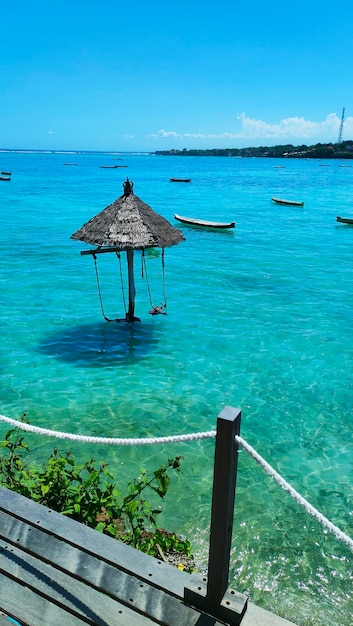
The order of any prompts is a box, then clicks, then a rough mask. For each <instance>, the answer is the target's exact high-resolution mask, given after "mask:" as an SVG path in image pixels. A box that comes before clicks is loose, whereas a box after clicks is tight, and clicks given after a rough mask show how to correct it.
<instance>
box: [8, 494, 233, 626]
mask: <svg viewBox="0 0 353 626" xmlns="http://www.w3.org/2000/svg"><path fill="white" fill-rule="evenodd" d="M25 518H27V519H28V520H30V523H28V522H26V521H25ZM0 537H1V539H0V575H1V582H2V583H3V584H2V585H1V586H2V589H3V590H5V589H6V592H4V591H2V592H1V594H0V607H2V608H3V610H4V611H6V610H7V611H8V612H9V613H11V614H14V615H16V617H17V619H19V620H20V621H22V622H23V623H25V624H27V623H28V624H30V626H32V624H36V626H37V624H38V621H36V620H38V615H42V614H43V611H44V608H43V603H44V605H45V606H46V604H48V607H47V608H46V609H45V610H46V611H47V612H48V615H47V616H46V619H45V620H43V621H42V622H40V623H45V624H59V623H63V624H64V623H65V626H66V624H71V622H69V621H68V620H67V618H66V613H67V614H68V615H70V616H71V617H70V619H71V621H72V623H73V624H76V623H90V624H91V623H92V624H99V625H102V626H106V625H108V624H109V626H122V625H124V626H125V625H126V624H127V623H128V624H129V626H130V625H131V626H142V625H144V624H152V623H158V624H169V625H173V626H196V625H197V626H211V625H212V626H216V625H218V626H220V624H221V623H220V622H219V621H217V620H215V619H214V618H211V617H209V616H208V615H204V614H203V613H202V612H201V611H200V610H198V609H195V608H193V607H190V606H188V604H187V603H185V602H184V599H183V596H184V588H185V586H186V585H188V584H190V582H191V580H192V579H193V583H194V585H195V584H200V581H202V584H204V581H203V580H202V578H201V577H198V578H196V580H195V579H194V578H193V577H191V576H190V575H188V574H186V573H185V572H180V571H178V570H177V569H176V568H174V567H172V566H171V565H169V564H166V563H163V562H162V561H157V559H153V558H152V557H150V556H148V555H146V554H143V553H142V552H139V551H137V550H135V549H133V548H131V547H129V546H126V545H124V544H122V543H121V542H119V541H116V540H114V539H112V538H110V537H107V536H105V535H102V534H101V533H98V532H97V531H95V530H92V529H90V528H88V527H86V526H83V525H82V524H80V523H79V522H75V521H73V520H70V519H69V518H67V517H64V516H62V515H61V514H59V513H56V512H54V511H50V510H49V509H46V508H45V507H43V506H41V505H38V504H36V503H35V502H32V501H30V500H28V499H26V498H23V497H22V496H20V495H18V494H15V493H13V492H9V491H8V490H6V489H2V488H0ZM75 542H79V543H77V544H76V543H75ZM131 566H132V567H131ZM131 569H133V570H134V571H133V573H131V571H130V570H131ZM175 580H176V581H177V587H178V589H180V594H179V595H178V593H177V592H176V591H175V589H173V581H175ZM18 585H19V587H18ZM24 585H25V586H24ZM15 586H17V587H18V588H19V589H20V590H21V593H20V597H21V598H22V597H23V596H24V595H25V601H24V602H23V604H22V602H20V603H19V606H17V599H18V598H17V595H18V594H17V593H14V589H15ZM24 589H25V591H26V592H25V594H24V593H23V590H24ZM8 596H11V600H9V597H8ZM29 596H30V597H31V602H29V600H28V597H29ZM28 606H30V607H33V610H32V609H31V610H32V612H31V616H30V619H31V620H32V617H33V620H32V621H29V616H28V614H27V613H26V611H28V609H27V607H28ZM16 607H17V608H16ZM97 607H99V615H97ZM60 611H63V612H64V614H65V618H61V619H62V621H61V622H60V621H50V620H52V619H54V618H52V612H56V613H58V614H59V612H60ZM55 619H56V618H55ZM75 620H76V621H75ZM77 620H78V622H77Z"/></svg>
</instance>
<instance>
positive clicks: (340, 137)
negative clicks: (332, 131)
mask: <svg viewBox="0 0 353 626" xmlns="http://www.w3.org/2000/svg"><path fill="white" fill-rule="evenodd" d="M344 112H345V107H343V109H342V117H341V124H340V132H339V133H338V141H337V143H342V132H343V122H344Z"/></svg>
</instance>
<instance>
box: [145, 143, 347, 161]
mask: <svg viewBox="0 0 353 626" xmlns="http://www.w3.org/2000/svg"><path fill="white" fill-rule="evenodd" d="M154 154H157V155H163V156H168V155H172V156H229V157H266V158H287V159H290V158H292V159H353V141H351V140H349V141H342V142H341V143H317V144H315V145H312V146H306V145H304V144H303V145H301V146H293V144H285V145H279V146H270V147H269V146H260V147H257V148H255V147H253V148H211V149H205V150H198V149H190V150H187V149H186V148H183V149H182V150H175V149H172V150H157V151H156V152H154Z"/></svg>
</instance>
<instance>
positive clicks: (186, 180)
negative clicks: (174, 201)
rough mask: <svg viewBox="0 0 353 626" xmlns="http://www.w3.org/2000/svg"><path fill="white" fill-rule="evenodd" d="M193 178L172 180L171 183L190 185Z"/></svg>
mask: <svg viewBox="0 0 353 626" xmlns="http://www.w3.org/2000/svg"><path fill="white" fill-rule="evenodd" d="M190 181H191V178H171V179H170V182H171V183H190Z"/></svg>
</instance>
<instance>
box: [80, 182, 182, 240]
mask: <svg viewBox="0 0 353 626" xmlns="http://www.w3.org/2000/svg"><path fill="white" fill-rule="evenodd" d="M71 239H78V240H79V241H85V242H86V243H89V244H94V245H96V246H111V247H114V248H118V249H119V250H126V249H128V248H132V249H142V248H147V247H160V248H166V247H169V246H174V245H176V244H178V243H180V242H181V241H183V239H184V236H183V234H182V233H181V232H180V230H178V229H177V228H174V226H172V225H171V224H170V223H169V222H168V221H167V220H166V219H165V218H164V217H162V216H161V215H159V214H158V213H156V212H155V211H153V209H151V207H150V206H149V205H148V204H146V203H145V202H143V201H142V200H141V198H139V197H138V196H135V194H134V193H133V183H130V181H129V179H127V180H126V182H125V183H124V194H123V195H122V196H120V197H119V198H118V199H117V200H115V201H114V202H113V203H112V204H110V205H109V206H107V207H106V208H105V209H103V211H101V212H100V213H98V215H96V216H95V217H92V218H91V219H90V220H89V221H88V222H86V224H84V225H83V226H82V227H81V228H80V229H79V230H77V231H76V232H75V233H73V235H71Z"/></svg>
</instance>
